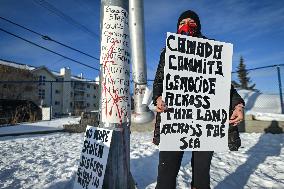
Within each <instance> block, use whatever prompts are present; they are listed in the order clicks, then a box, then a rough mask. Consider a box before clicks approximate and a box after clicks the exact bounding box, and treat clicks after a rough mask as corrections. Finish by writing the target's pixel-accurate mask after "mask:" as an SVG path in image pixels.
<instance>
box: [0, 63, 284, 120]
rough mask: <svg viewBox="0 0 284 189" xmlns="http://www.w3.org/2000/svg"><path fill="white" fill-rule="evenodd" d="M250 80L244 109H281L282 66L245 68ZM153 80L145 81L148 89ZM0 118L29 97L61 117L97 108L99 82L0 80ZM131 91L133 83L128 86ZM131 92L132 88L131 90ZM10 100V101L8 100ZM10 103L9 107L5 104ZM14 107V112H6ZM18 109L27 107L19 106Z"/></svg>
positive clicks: (244, 93)
mask: <svg viewBox="0 0 284 189" xmlns="http://www.w3.org/2000/svg"><path fill="white" fill-rule="evenodd" d="M248 76H249V77H250V79H251V83H250V84H255V89H257V91H247V90H242V89H238V92H239V94H240V95H241V96H242V97H243V98H244V99H245V101H246V110H247V111H251V112H266V113H282V114H283V113H284V104H283V91H284V88H283V84H284V66H279V65H278V66H271V67H265V68H257V69H253V70H249V73H248ZM232 80H234V81H237V82H238V77H237V73H232ZM152 85H153V80H149V81H148V86H149V88H150V89H152ZM0 89H1V90H0V100H1V103H0V122H1V119H6V118H7V117H9V116H10V117H11V116H14V117H15V116H16V115H15V108H16V107H13V106H15V103H14V105H13V103H11V102H12V101H14V102H15V100H18V103H20V104H21V103H22V104H23V101H29V102H32V103H34V104H35V105H36V106H38V107H41V109H42V110H44V111H43V112H42V117H43V118H44V117H49V118H54V117H61V116H66V115H80V114H81V113H82V112H90V111H98V109H99V102H100V92H99V83H98V82H95V81H90V80H86V79H79V78H75V79H74V78H73V79H71V80H67V81H66V80H64V78H60V77H59V78H57V79H54V80H47V78H45V77H44V76H40V77H37V79H36V80H33V81H25V80H22V81H20V80H17V81H16V80H15V81H12V80H7V81H4V80H3V79H2V80H1V81H0ZM130 89H131V91H133V83H132V84H131V87H130ZM131 94H133V92H131ZM9 101H10V102H9ZM9 103H10V107H8V105H7V104H9ZM9 108H10V111H12V110H14V112H12V113H9V111H8V109H9ZM21 110H22V111H28V110H26V109H23V108H22V109H21Z"/></svg>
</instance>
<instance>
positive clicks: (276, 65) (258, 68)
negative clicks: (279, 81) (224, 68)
mask: <svg viewBox="0 0 284 189" xmlns="http://www.w3.org/2000/svg"><path fill="white" fill-rule="evenodd" d="M278 66H284V64H274V65H269V66H262V67H257V68H250V69H245V70H244V71H253V70H260V69H264V68H272V67H278ZM237 72H238V71H234V72H232V73H237Z"/></svg>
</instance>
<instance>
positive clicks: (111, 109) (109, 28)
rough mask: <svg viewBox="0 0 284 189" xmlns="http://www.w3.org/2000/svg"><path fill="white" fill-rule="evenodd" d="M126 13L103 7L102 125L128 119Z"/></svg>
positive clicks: (128, 70) (119, 9) (128, 53)
mask: <svg viewBox="0 0 284 189" xmlns="http://www.w3.org/2000/svg"><path fill="white" fill-rule="evenodd" d="M128 16H129V15H128V12H127V11H126V10H125V9H123V8H121V7H118V6H105V7H104V18H103V26H102V39H101V40H102V41H101V55H100V62H101V64H102V66H101V72H102V78H103V79H102V96H101V97H102V107H101V108H102V115H101V117H102V122H105V123H123V122H127V120H128V119H129V117H130V103H129V102H128V99H129V98H130V91H129V84H130V81H129V77H130V38H129V25H128V24H129V23H128V20H129V19H128Z"/></svg>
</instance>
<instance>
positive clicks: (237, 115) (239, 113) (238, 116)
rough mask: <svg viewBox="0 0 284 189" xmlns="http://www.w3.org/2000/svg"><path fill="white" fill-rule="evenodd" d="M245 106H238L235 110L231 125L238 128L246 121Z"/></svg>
mask: <svg viewBox="0 0 284 189" xmlns="http://www.w3.org/2000/svg"><path fill="white" fill-rule="evenodd" d="M243 108H244V106H243V104H238V105H236V106H235V109H234V111H233V113H232V115H231V117H230V120H229V124H231V125H233V126H237V125H238V124H239V123H240V122H241V121H243V119H244V114H243Z"/></svg>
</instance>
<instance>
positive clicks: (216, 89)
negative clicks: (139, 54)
mask: <svg viewBox="0 0 284 189" xmlns="http://www.w3.org/2000/svg"><path fill="white" fill-rule="evenodd" d="M232 55H233V45H232V44H230V43H224V42H219V41H213V40H207V39H201V38H196V37H190V36H185V35H180V34H175V33H167V40H166V55H165V68H164V81H163V86H164V89H163V95H162V98H163V100H164V101H165V102H166V104H167V106H168V111H167V112H164V113H162V114H161V126H160V137H161V142H160V150H161V151H225V150H227V149H228V127H229V121H228V120H229V106H230V88H231V70H232Z"/></svg>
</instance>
